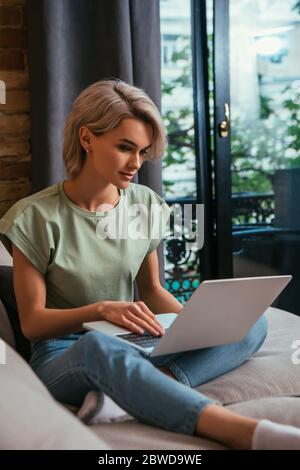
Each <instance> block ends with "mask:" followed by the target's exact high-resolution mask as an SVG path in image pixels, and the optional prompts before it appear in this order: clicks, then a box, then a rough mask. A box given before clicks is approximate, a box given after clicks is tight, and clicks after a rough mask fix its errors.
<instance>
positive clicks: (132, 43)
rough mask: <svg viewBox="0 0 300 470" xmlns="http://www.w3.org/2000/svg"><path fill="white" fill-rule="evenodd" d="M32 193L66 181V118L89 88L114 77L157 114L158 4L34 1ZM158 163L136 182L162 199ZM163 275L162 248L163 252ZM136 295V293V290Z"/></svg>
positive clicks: (155, 0) (145, 0) (140, 0)
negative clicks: (138, 91)
mask: <svg viewBox="0 0 300 470" xmlns="http://www.w3.org/2000/svg"><path fill="white" fill-rule="evenodd" d="M28 28H29V74H30V98H31V154H32V192H36V191H39V190H41V189H43V188H45V187H47V186H49V185H51V184H54V183H56V182H58V181H61V180H62V179H64V178H65V173H64V169H63V162H62V142H63V128H64V123H65V118H66V116H67V113H68V111H69V109H70V106H71V104H72V102H73V100H74V99H75V98H76V96H77V95H78V94H79V93H80V91H81V90H83V89H84V88H85V87H87V86H88V85H89V84H91V83H93V82H95V81H97V80H100V79H102V78H109V77H117V78H120V79H122V80H124V81H126V82H127V83H130V84H132V85H135V86H138V87H141V88H143V89H144V90H145V91H146V92H147V94H148V95H149V96H150V97H151V99H152V100H153V101H154V102H155V104H156V106H157V107H158V108H159V109H160V104H161V103H160V60H161V59H160V20H159V0H29V2H28ZM161 173H162V171H161V162H156V163H150V162H147V163H145V164H144V165H143V167H142V168H141V170H140V171H139V176H138V180H135V182H139V183H141V184H145V185H147V186H149V187H151V188H152V189H154V191H156V192H157V193H158V194H160V195H162V175H161ZM158 254H159V259H160V277H161V282H162V284H163V285H165V284H164V275H163V243H161V244H160V246H159V248H158ZM136 297H137V293H136Z"/></svg>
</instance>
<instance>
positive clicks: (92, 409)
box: [77, 390, 133, 424]
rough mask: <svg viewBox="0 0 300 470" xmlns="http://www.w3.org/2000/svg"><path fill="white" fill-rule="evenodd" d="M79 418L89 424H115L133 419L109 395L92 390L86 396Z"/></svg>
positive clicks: (78, 414)
mask: <svg viewBox="0 0 300 470" xmlns="http://www.w3.org/2000/svg"><path fill="white" fill-rule="evenodd" d="M77 417H78V418H79V419H81V420H82V421H83V422H85V423H87V424H101V423H114V422H120V421H127V420H128V419H133V418H132V417H131V416H130V415H129V414H128V413H127V412H126V411H125V410H123V409H122V408H121V407H120V406H119V405H117V403H116V402H114V401H113V400H112V399H111V398H110V397H109V396H108V395H106V394H105V393H103V392H101V391H98V390H90V391H89V392H88V393H87V394H86V397H85V399H84V401H83V403H82V405H81V407H80V409H79V411H78V413H77Z"/></svg>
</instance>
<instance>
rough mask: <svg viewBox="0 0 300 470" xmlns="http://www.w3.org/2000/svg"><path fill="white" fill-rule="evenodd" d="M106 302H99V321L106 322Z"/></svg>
mask: <svg viewBox="0 0 300 470" xmlns="http://www.w3.org/2000/svg"><path fill="white" fill-rule="evenodd" d="M106 303H107V302H106V300H101V301H99V302H97V316H98V319H99V320H105V305H106Z"/></svg>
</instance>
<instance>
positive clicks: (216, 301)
mask: <svg viewBox="0 0 300 470" xmlns="http://www.w3.org/2000/svg"><path fill="white" fill-rule="evenodd" d="M291 279H292V276H291V275H285V276H264V277H247V278H235V279H218V280H209V281H203V282H202V283H201V284H200V285H199V287H198V288H197V289H196V290H195V291H194V292H193V294H192V295H191V297H190V298H189V300H188V301H187V302H186V304H185V305H184V307H183V309H182V310H181V311H180V313H178V314H177V313H172V312H170V313H162V314H157V315H156V317H157V319H158V321H160V322H161V323H162V325H163V326H164V328H165V333H164V334H163V335H162V336H158V337H156V336H152V335H151V334H150V333H149V332H145V333H144V334H136V333H133V332H132V331H130V330H127V329H125V328H123V327H121V326H118V325H115V324H113V323H110V322H107V321H105V320H101V321H92V322H86V323H83V325H82V326H83V328H85V329H88V330H95V331H99V332H102V333H105V334H107V335H111V336H115V337H117V338H119V339H121V340H122V341H129V342H130V344H131V345H132V346H134V347H135V348H138V349H140V350H142V351H144V352H145V353H146V354H147V355H149V356H151V357H155V356H161V355H164V354H171V353H177V352H184V351H192V350H195V349H201V348H207V347H211V346H217V345H221V344H228V343H234V342H237V341H241V340H242V339H243V338H244V337H245V336H246V334H247V333H248V331H249V330H250V328H251V327H252V326H253V325H254V323H255V322H256V321H257V320H258V319H259V317H260V316H261V315H263V313H264V312H265V311H266V309H267V308H268V307H269V306H270V305H271V304H272V302H273V301H274V300H275V299H276V297H277V296H278V295H279V294H280V293H281V292H282V290H283V289H284V288H285V287H286V285H287V284H288V283H289V282H290V280H291Z"/></svg>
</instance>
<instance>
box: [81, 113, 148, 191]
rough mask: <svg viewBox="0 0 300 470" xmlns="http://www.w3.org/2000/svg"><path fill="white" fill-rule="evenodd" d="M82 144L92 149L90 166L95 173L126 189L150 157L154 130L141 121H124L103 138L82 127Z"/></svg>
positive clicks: (88, 158)
mask: <svg viewBox="0 0 300 470" xmlns="http://www.w3.org/2000/svg"><path fill="white" fill-rule="evenodd" d="M86 137H87V138H86ZM81 142H82V144H83V145H84V148H85V149H88V150H89V153H88V155H87V156H86V159H87V161H86V164H89V165H92V170H93V172H95V173H96V174H97V175H99V177H102V178H104V179H105V180H107V182H109V183H112V184H114V185H115V186H117V187H120V188H126V187H127V186H128V185H129V183H130V181H131V180H132V178H133V177H134V175H135V173H136V172H137V171H138V170H139V169H140V167H141V165H142V164H143V162H144V161H145V160H146V159H147V156H148V155H149V152H150V150H151V149H150V147H151V144H152V127H151V125H150V124H146V123H144V122H143V121H140V120H139V119H123V120H122V121H121V124H120V125H119V126H118V127H117V128H115V129H113V130H111V131H108V132H106V133H105V134H103V135H101V136H95V135H94V134H92V133H91V132H90V131H89V130H88V129H87V128H86V127H82V128H81ZM87 142H90V143H88V144H87ZM122 173H123V174H122ZM124 173H130V175H131V176H129V177H127V176H126V175H124Z"/></svg>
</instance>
